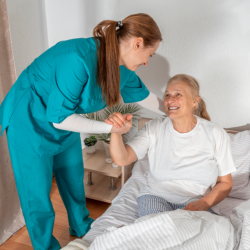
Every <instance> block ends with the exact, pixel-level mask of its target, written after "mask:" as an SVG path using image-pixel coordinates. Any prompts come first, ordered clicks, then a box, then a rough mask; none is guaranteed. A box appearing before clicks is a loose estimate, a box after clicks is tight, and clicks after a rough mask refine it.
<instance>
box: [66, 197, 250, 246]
mask: <svg viewBox="0 0 250 250" xmlns="http://www.w3.org/2000/svg"><path fill="white" fill-rule="evenodd" d="M81 244H82V246H81ZM173 247H175V248H174V249H183V250H184V249H185V250H186V249H190V250H195V249H197V250H198V249H199V250H200V249H204V250H205V249H208V250H213V249H214V250H220V249H223V250H230V249H233V250H235V249H237V250H243V249H244V250H245V249H250V200H249V201H247V202H244V203H242V204H240V205H239V206H237V207H236V208H234V210H233V213H232V215H231V216H230V219H227V218H225V217H223V216H218V215H213V214H211V213H208V212H191V211H184V210H175V211H171V212H164V213H161V214H156V215H148V216H145V217H142V218H140V219H137V220H136V221H135V223H132V224H130V225H127V226H124V227H121V228H116V227H110V228H107V230H106V231H105V232H104V233H103V234H101V235H100V236H98V237H96V238H95V240H94V241H93V243H92V244H91V245H90V246H89V247H88V244H86V243H85V242H84V241H82V240H76V241H73V242H71V243H69V245H68V246H66V247H64V248H62V249H63V250H80V249H81V250H86V249H88V250H108V249H109V250H111V249H112V250H139V249H140V250H141V249H143V250H144V249H145V250H146V249H154V250H157V249H159V250H160V249H161V250H162V249H172V248H173Z"/></svg>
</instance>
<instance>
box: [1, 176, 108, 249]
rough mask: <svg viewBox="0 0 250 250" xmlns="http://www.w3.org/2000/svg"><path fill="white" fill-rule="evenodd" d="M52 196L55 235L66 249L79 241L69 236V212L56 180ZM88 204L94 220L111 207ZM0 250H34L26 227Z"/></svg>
mask: <svg viewBox="0 0 250 250" xmlns="http://www.w3.org/2000/svg"><path fill="white" fill-rule="evenodd" d="M50 196H51V200H52V204H53V207H54V210H55V214H56V218H55V224H54V231H53V235H54V236H55V237H56V238H57V240H58V241H59V242H60V244H61V246H62V247H64V246H66V245H67V244H68V243H69V242H70V241H72V240H74V239H77V237H75V236H71V235H70V234H69V230H68V228H69V226H68V219H67V212H66V209H65V207H64V205H63V202H62V200H61V197H60V195H59V192H58V189H57V185H56V181H55V179H54V178H53V183H52V188H51V193H50ZM86 202H87V208H88V210H89V212H90V217H92V218H93V219H96V218H98V217H100V216H101V215H102V214H103V213H104V212H105V211H106V210H107V208H108V207H109V206H110V204H109V203H105V202H101V201H95V200H91V199H86ZM0 250H33V247H32V245H31V242H30V238H29V234H28V231H27V229H26V227H23V228H22V229H21V230H19V231H18V232H17V234H15V235H14V236H12V237H11V238H9V239H8V240H7V241H6V242H5V243H4V244H3V245H1V246H0Z"/></svg>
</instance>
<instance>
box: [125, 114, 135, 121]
mask: <svg viewBox="0 0 250 250" xmlns="http://www.w3.org/2000/svg"><path fill="white" fill-rule="evenodd" d="M125 118H126V120H127V121H130V120H132V118H133V115H131V114H125Z"/></svg>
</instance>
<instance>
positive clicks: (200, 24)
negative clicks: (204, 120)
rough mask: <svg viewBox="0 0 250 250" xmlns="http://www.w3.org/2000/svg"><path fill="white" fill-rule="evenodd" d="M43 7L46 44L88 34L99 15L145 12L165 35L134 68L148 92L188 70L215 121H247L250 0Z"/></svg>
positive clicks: (49, 1)
mask: <svg viewBox="0 0 250 250" xmlns="http://www.w3.org/2000/svg"><path fill="white" fill-rule="evenodd" d="M45 6H46V14H47V22H48V40H49V46H51V45H53V44H55V43H56V42H58V41H60V40H66V39H70V38H74V37H89V36H91V35H92V30H93V28H94V27H95V25H97V24H98V23H99V22H100V21H102V20H104V19H113V20H122V19H123V18H125V17H126V16H128V15H130V14H133V13H139V12H144V13H148V14H150V15H151V16H152V17H153V18H154V19H155V20H156V22H157V23H158V25H159V27H160V29H161V31H162V33H163V38H164V42H163V43H162V44H161V46H160V48H159V50H158V51H157V54H156V56H154V57H153V58H152V59H150V63H149V65H148V66H147V67H142V66H141V67H140V68H139V69H138V70H137V73H138V75H139V76H140V77H141V78H142V80H143V81H144V82H145V84H146V85H147V86H148V88H149V89H150V91H152V92H154V93H155V94H157V95H158V96H159V97H161V96H162V95H163V92H164V89H165V86H166V82H167V80H168V79H169V77H171V76H173V75H175V74H178V73H186V74H190V75H192V76H194V77H196V78H197V79H198V80H199V82H200V85H201V94H202V96H203V97H204V99H205V101H206V103H207V107H208V111H209V114H210V115H211V118H212V120H213V121H214V122H216V123H218V124H220V125H221V126H224V127H233V126H239V125H243V124H246V123H250V98H249V95H250V70H249V67H250V14H249V13H250V1H244V0H220V1H217V0H210V1H205V0H202V1H201V0H189V1H186V0H167V1H163V0H154V1H150V0H147V1H146V0H137V1H134V0H120V1H118V0H91V1H87V0H85V1H84V0H71V1H68V0H45ZM144 114H145V116H151V117H155V115H153V114H152V113H151V114H150V115H149V112H144Z"/></svg>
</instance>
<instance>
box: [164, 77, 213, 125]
mask: <svg viewBox="0 0 250 250" xmlns="http://www.w3.org/2000/svg"><path fill="white" fill-rule="evenodd" d="M173 81H182V82H185V83H187V84H188V85H189V87H190V88H191V91H192V95H193V97H197V96H199V97H200V101H199V103H198V105H197V106H196V108H195V109H194V115H197V116H199V117H201V118H203V119H206V120H208V121H210V120H211V118H210V116H209V114H208V112H207V108H206V103H205V102H204V100H203V99H202V98H201V96H200V85H199V83H198V81H197V80H196V79H195V78H194V77H192V76H189V75H185V74H178V75H175V76H173V77H171V78H170V79H169V80H168V84H167V86H168V85H169V84H170V83H171V82H173Z"/></svg>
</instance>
